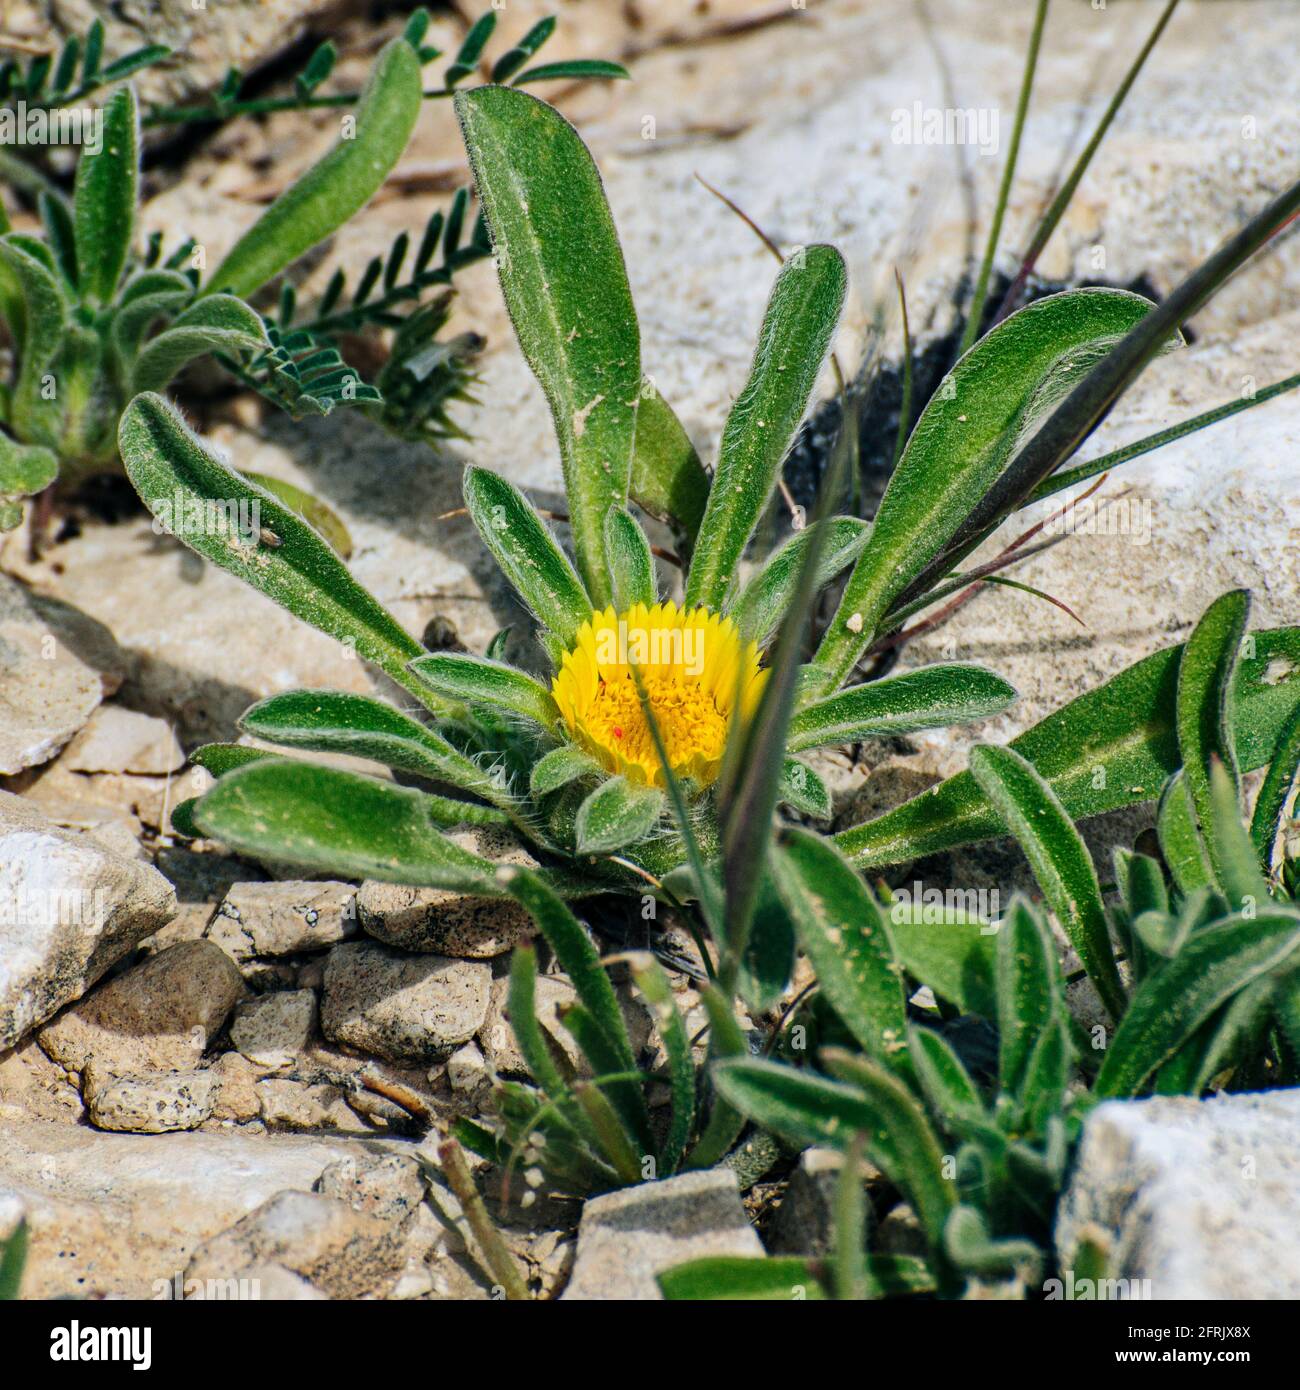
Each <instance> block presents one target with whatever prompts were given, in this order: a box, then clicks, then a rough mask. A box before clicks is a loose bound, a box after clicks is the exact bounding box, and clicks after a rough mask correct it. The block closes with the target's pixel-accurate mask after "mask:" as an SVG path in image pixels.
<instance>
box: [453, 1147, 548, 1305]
mask: <svg viewBox="0 0 1300 1390" xmlns="http://www.w3.org/2000/svg"><path fill="white" fill-rule="evenodd" d="M438 1161H439V1163H440V1164H441V1165H442V1171H443V1173H444V1174H445V1175H446V1178H447V1182H448V1185H449V1186H450V1187H451V1190H452V1191H453V1192H454V1193H455V1194H456V1200H457V1201H458V1202H459V1203H460V1207H461V1211H463V1212H464V1213H465V1221H466V1223H467V1224H468V1226H469V1228H470V1230H471V1231H472V1232H473V1233H474V1239H475V1240H476V1241H477V1242H478V1247H479V1250H480V1251H481V1252H482V1254H483V1259H484V1262H485V1263H486V1264H487V1267H488V1271H489V1273H490V1274H491V1275H492V1277H493V1278H494V1279H495V1280H496V1281H497V1283H498V1284H500V1285H501V1287H502V1289H503V1290H504V1291H505V1296H506V1298H508V1299H509V1300H510V1301H511V1302H512V1303H527V1302H528V1301H529V1300H530V1297H531V1296H530V1294H529V1292H528V1285H527V1284H526V1283H525V1282H524V1276H523V1275H522V1274H521V1273H520V1272H519V1266H518V1265H517V1264H516V1263H515V1257H514V1256H513V1255H512V1254H511V1253H510V1251H509V1250H508V1249H507V1248H506V1243H505V1241H503V1240H502V1239H501V1235H500V1232H499V1231H498V1230H497V1228H496V1227H495V1226H494V1225H493V1224H492V1218H491V1217H490V1216H489V1215H488V1209H487V1206H486V1205H485V1204H484V1201H483V1198H482V1196H480V1194H479V1190H478V1188H477V1187H476V1186H475V1184H474V1179H473V1177H472V1175H471V1174H470V1171H469V1164H468V1163H466V1162H465V1152H464V1150H463V1149H462V1148H461V1146H460V1145H459V1144H458V1143H457V1142H456V1141H455V1140H454V1139H448V1140H447V1141H446V1142H445V1143H443V1144H439V1145H438Z"/></svg>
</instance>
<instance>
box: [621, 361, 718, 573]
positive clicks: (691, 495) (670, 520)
mask: <svg viewBox="0 0 1300 1390" xmlns="http://www.w3.org/2000/svg"><path fill="white" fill-rule="evenodd" d="M628 491H629V493H630V494H631V496H632V499H633V501H635V502H636V503H637V504H638V505H639V506H641V507H642V508H644V510H645V511H647V512H649V514H650V515H651V516H653V517H655V518H656V519H657V520H659V521H662V522H665V523H667V524H668V525H669V526H671V527H672V528H673V529H674V530H675V531H677V532H678V533H679V534H680V536H681V538H682V539H683V540H684V541H685V542H687V544H688V545H694V542H695V537H696V535H697V533H698V532H699V529H700V522H701V521H702V520H703V519H704V508H705V507H706V506H707V505H708V502H709V475H708V474H707V473H706V472H705V471H704V465H703V464H702V463H701V462H700V456H699V454H697V453H696V452H695V445H694V444H692V443H691V440H690V436H689V435H688V434H687V433H686V431H685V430H684V429H683V428H682V423H681V421H680V420H678V418H677V416H676V415H675V414H674V413H673V408H672V406H670V405H669V404H668V402H667V401H666V400H664V398H663V397H662V396H661V395H660V394H659V391H658V389H657V387H656V386H655V384H654V383H653V382H652V381H651V380H650V379H649V378H648V377H647V378H646V379H645V380H644V381H642V383H641V394H640V398H639V400H638V402H637V408H636V441H635V446H634V452H633V454H632V480H631V483H630V484H629V487H628Z"/></svg>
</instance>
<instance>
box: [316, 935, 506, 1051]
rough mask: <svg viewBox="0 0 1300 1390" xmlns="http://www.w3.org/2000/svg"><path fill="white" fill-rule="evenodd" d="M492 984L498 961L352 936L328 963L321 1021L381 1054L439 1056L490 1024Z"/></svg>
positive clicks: (332, 1033) (327, 1029)
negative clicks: (411, 951) (419, 951)
mask: <svg viewBox="0 0 1300 1390" xmlns="http://www.w3.org/2000/svg"><path fill="white" fill-rule="evenodd" d="M490 987H491V971H490V969H489V968H488V967H487V966H486V965H481V964H478V963H477V962H471V961H462V960H447V959H444V958H443V957H441V956H410V955H404V954H403V953H401V952H399V951H392V950H389V949H388V947H386V946H378V945H374V944H372V943H370V942H355V943H344V944H343V945H341V946H335V947H334V949H333V950H332V951H331V952H330V955H329V961H328V963H327V964H326V967H325V998H324V1003H323V1007H322V1010H321V1028H322V1030H323V1031H324V1033H325V1036H326V1037H327V1038H330V1039H332V1040H333V1041H335V1042H340V1043H346V1044H348V1045H349V1046H350V1047H354V1048H357V1049H358V1050H359V1051H361V1052H367V1053H371V1054H373V1055H374V1056H377V1057H384V1058H387V1059H389V1060H391V1061H415V1062H419V1061H432V1060H433V1059H434V1058H436V1057H440V1056H442V1055H445V1054H446V1053H447V1052H448V1051H450V1050H451V1049H453V1048H455V1047H458V1046H459V1045H460V1044H461V1043H463V1042H467V1041H468V1040H469V1039H470V1038H472V1037H473V1036H474V1034H475V1033H477V1032H478V1030H479V1029H480V1028H481V1027H482V1025H483V1020H484V1018H485V1017H486V1015H487V1007H488V991H489V989H490Z"/></svg>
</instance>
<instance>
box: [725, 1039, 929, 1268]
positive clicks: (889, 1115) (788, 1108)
mask: <svg viewBox="0 0 1300 1390" xmlns="http://www.w3.org/2000/svg"><path fill="white" fill-rule="evenodd" d="M829 1060H830V1059H829V1058H828V1061H829ZM835 1060H836V1061H837V1063H838V1065H839V1066H840V1067H842V1068H843V1069H844V1071H845V1072H851V1079H852V1084H847V1083H846V1082H845V1081H843V1080H840V1081H829V1080H826V1079H824V1078H822V1077H819V1076H812V1075H809V1074H808V1073H806V1072H797V1071H795V1070H793V1069H792V1068H790V1067H786V1066H779V1065H777V1064H776V1063H774V1062H762V1061H756V1060H751V1059H749V1058H733V1059H729V1060H723V1061H720V1062H717V1063H715V1065H714V1068H713V1078H714V1084H715V1085H716V1087H717V1089H718V1091H719V1092H720V1093H721V1094H722V1096H723V1097H724V1098H725V1099H726V1100H728V1101H730V1102H731V1104H732V1105H734V1106H736V1108H737V1109H739V1110H741V1111H743V1112H744V1113H745V1114H747V1115H748V1116H749V1117H750V1118H751V1119H753V1120H754V1121H755V1122H756V1123H758V1124H760V1125H762V1126H763V1127H764V1128H765V1129H770V1130H772V1131H773V1132H774V1133H776V1134H779V1135H782V1136H783V1137H784V1138H786V1139H789V1140H790V1141H791V1142H792V1143H795V1144H800V1145H808V1144H829V1145H832V1146H833V1147H835V1148H838V1149H841V1150H844V1151H847V1150H848V1147H849V1145H850V1144H851V1143H852V1142H853V1137H854V1135H855V1134H864V1135H865V1136H866V1144H865V1150H864V1151H865V1155H866V1157H867V1158H868V1159H869V1160H870V1161H871V1162H872V1163H874V1164H875V1165H876V1167H877V1168H879V1169H880V1170H881V1172H883V1173H884V1174H885V1176H886V1177H887V1178H888V1179H889V1180H890V1182H892V1183H893V1184H894V1185H895V1186H896V1187H898V1188H899V1189H900V1190H901V1191H902V1192H903V1193H904V1195H905V1196H906V1197H907V1200H908V1202H909V1203H910V1205H911V1207H912V1209H913V1211H915V1212H916V1214H917V1216H918V1217H919V1218H920V1221H921V1225H922V1227H923V1229H924V1230H925V1232H926V1236H927V1239H928V1240H929V1241H930V1242H931V1243H932V1245H933V1246H935V1247H937V1246H938V1245H939V1242H940V1240H941V1239H942V1234H943V1223H944V1221H945V1220H946V1218H947V1214H948V1211H949V1210H950V1209H951V1207H952V1206H953V1204H954V1202H955V1201H956V1190H955V1188H954V1186H953V1184H952V1182H951V1181H950V1180H949V1179H948V1178H945V1177H944V1176H943V1154H942V1151H941V1150H940V1147H939V1143H938V1140H937V1139H936V1138H935V1136H934V1132H933V1131H932V1130H931V1128H930V1126H929V1124H928V1122H927V1121H926V1118H925V1115H924V1114H923V1113H922V1111H921V1108H920V1106H919V1105H918V1104H917V1103H916V1101H915V1100H913V1099H912V1097H911V1095H910V1094H909V1093H908V1091H907V1088H906V1087H905V1086H904V1085H903V1084H902V1082H900V1081H899V1080H898V1079H897V1078H896V1077H894V1076H893V1075H892V1074H891V1073H890V1072H887V1071H884V1070H882V1069H881V1068H880V1067H878V1066H876V1065H875V1064H874V1063H871V1062H863V1061H860V1060H858V1059H856V1058H849V1057H847V1056H843V1055H841V1056H839V1057H837V1058H836V1059H835Z"/></svg>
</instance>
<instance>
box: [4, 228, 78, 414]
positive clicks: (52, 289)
mask: <svg viewBox="0 0 1300 1390" xmlns="http://www.w3.org/2000/svg"><path fill="white" fill-rule="evenodd" d="M0 266H2V267H3V269H4V272H5V276H6V280H7V282H8V288H9V290H10V292H11V293H10V295H9V298H12V299H13V301H14V304H15V306H16V310H17V312H16V313H11V312H8V311H6V315H5V317H6V319H7V320H8V322H9V325H10V328H11V330H12V331H14V332H15V333H16V334H17V336H18V340H19V345H20V348H21V353H20V356H19V367H18V379H17V380H16V381H15V382H14V385H13V399H12V405H11V407H10V411H9V419H8V421H7V423H8V424H9V425H10V426H12V427H13V428H14V429H16V430H17V431H18V432H19V433H21V434H23V435H26V436H27V437H28V438H30V437H31V436H32V433H33V432H32V430H31V429H30V428H29V423H30V422H31V421H32V420H33V419H34V418H35V417H36V416H37V415H39V414H40V413H41V411H42V400H41V396H42V380H43V378H44V377H45V375H46V372H47V371H48V370H49V365H50V363H51V362H52V361H53V360H54V358H55V356H56V355H57V354H58V352H59V350H60V348H62V346H63V341H64V333H65V329H66V324H67V313H68V306H67V301H66V299H65V298H64V294H63V290H62V288H61V287H60V284H59V281H58V279H57V278H56V277H55V275H54V272H53V271H52V270H51V269H50V268H49V266H47V265H46V264H45V263H44V262H43V261H42V260H41V259H40V258H39V257H38V256H36V255H34V254H33V252H32V248H30V247H29V246H27V245H24V244H23V242H22V240H21V239H20V238H18V237H15V236H13V235H9V236H5V237H0Z"/></svg>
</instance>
